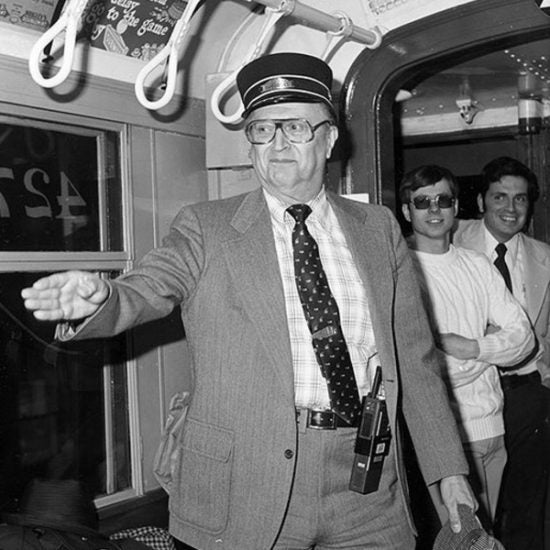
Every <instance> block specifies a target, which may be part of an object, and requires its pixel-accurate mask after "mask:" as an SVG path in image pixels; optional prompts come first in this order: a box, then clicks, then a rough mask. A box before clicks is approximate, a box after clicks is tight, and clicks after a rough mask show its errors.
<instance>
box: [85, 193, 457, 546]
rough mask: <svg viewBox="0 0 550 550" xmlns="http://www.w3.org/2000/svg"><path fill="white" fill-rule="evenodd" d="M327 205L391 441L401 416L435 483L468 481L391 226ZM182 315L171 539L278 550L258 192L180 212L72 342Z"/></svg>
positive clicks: (289, 439)
mask: <svg viewBox="0 0 550 550" xmlns="http://www.w3.org/2000/svg"><path fill="white" fill-rule="evenodd" d="M329 201H330V202H331V204H332V207H333V208H334V211H335V213H336V215H337V217H338V219H339V222H340V224H341V226H342V229H343V231H344V233H345V235H346V238H347V241H348V243H349V245H350V248H351V250H352V254H353V257H354V259H355V262H356V264H357V267H358V270H359V273H360V275H361V277H362V280H363V282H364V284H365V288H366V292H367V296H368V299H369V304H370V310H371V315H372V320H373V325H374V332H375V338H376V344H377V348H378V352H379V354H380V358H381V362H382V366H383V372H384V384H385V390H386V399H387V405H388V410H389V415H390V419H391V425H392V430H393V434H394V441H395V442H396V443H397V440H398V436H397V434H398V428H397V416H398V408H400V409H401V410H402V412H403V414H404V417H405V418H406V420H407V422H408V425H409V429H410V432H411V435H412V438H413V441H414V443H415V446H416V452H417V454H418V457H419V462H420V465H421V468H422V470H423V472H424V476H425V479H426V481H427V482H428V483H433V482H436V481H437V480H439V479H441V478H442V477H445V476H448V475H453V474H465V473H467V465H466V463H465V460H464V457H463V453H462V448H461V445H460V440H459V437H458V433H457V430H456V425H455V421H454V419H453V416H452V413H451V411H450V409H449V405H448V401H447V396H446V390H445V388H444V385H443V382H442V379H441V376H440V365H439V364H438V362H437V357H436V355H435V353H434V348H433V342H432V338H431V335H430V332H429V327H428V323H427V319H426V315H425V312H424V309H423V306H422V302H421V298H420V293H419V289H418V286H417V283H416V280H415V276H414V272H413V267H412V263H411V259H410V257H409V254H408V250H407V246H406V244H405V242H404V240H403V238H402V236H401V233H400V229H399V227H398V225H397V223H396V221H395V219H394V217H393V216H392V215H391V214H390V213H389V211H388V210H387V209H386V208H384V207H380V206H374V205H364V204H360V203H358V202H355V201H350V200H347V199H344V198H342V197H339V196H337V195H334V194H329ZM176 304H181V305H182V316H183V322H184V326H185V331H186V336H187V338H188V341H189V346H190V349H191V354H192V360H193V369H194V370H193V372H194V388H193V393H192V398H191V403H190V406H189V410H188V414H187V419H186V422H185V428H184V435H183V441H182V451H181V455H180V459H179V460H180V464H179V465H178V469H177V471H178V475H179V479H178V480H177V483H176V484H175V485H176V486H177V487H178V489H177V490H175V491H173V492H172V494H171V495H170V530H171V532H172V534H173V535H174V536H175V537H177V538H179V539H181V540H183V541H185V542H186V543H188V544H190V545H192V546H196V547H197V548H201V549H204V550H207V549H214V548H216V549H220V548H226V549H232V550H234V549H236V548H238V549H239V550H247V549H250V550H259V549H267V548H271V546H272V544H273V542H274V540H275V539H276V536H277V533H278V531H279V528H280V526H281V524H282V521H283V519H284V515H285V509H286V506H287V503H288V501H289V498H290V494H291V490H292V479H293V474H294V467H295V463H296V452H297V427H296V414H295V408H294V383H293V366H292V356H291V348H290V340H289V332H288V327H287V319H286V313H285V301H284V293H283V286H282V282H281V277H280V271H279V265H278V259H277V255H276V250H275V242H274V237H273V231H272V227H271V221H270V215H269V210H268V208H267V204H266V202H265V199H264V196H263V193H262V192H261V190H256V191H253V192H251V193H249V194H246V195H242V196H238V197H232V198H230V199H226V200H222V201H211V202H206V203H201V204H197V205H193V206H190V207H185V208H183V209H182V210H181V212H180V213H179V214H178V215H177V217H176V218H175V220H174V222H173V225H172V227H171V231H170V233H169V235H168V236H167V237H166V239H165V240H164V243H163V247H161V248H159V249H157V250H153V251H151V252H150V253H148V254H147V255H146V256H145V257H144V259H143V260H142V261H141V262H140V265H139V266H138V267H137V268H136V269H135V270H133V271H131V272H129V273H127V274H125V275H123V276H121V277H119V278H118V279H117V281H116V282H113V283H112V292H111V295H110V297H109V299H108V301H107V302H106V303H105V304H104V306H103V307H102V309H101V310H100V311H98V312H97V313H96V314H95V315H94V316H93V317H91V318H90V319H88V320H87V321H86V322H85V323H84V324H83V325H81V326H80V327H79V329H78V333H77V335H78V337H97V336H104V335H108V334H112V333H119V332H121V331H124V330H126V329H128V328H130V327H132V326H135V325H136V324H138V323H143V322H146V321H149V320H152V319H155V318H159V317H161V316H165V315H166V314H168V313H169V312H170V311H171V310H172V308H173V307H174V306H175V305H176ZM398 365H399V368H398ZM400 453H401V449H400V446H399V444H395V445H392V450H391V455H390V457H391V458H390V459H392V460H395V461H396V463H397V465H398V469H399V477H400V487H398V488H397V497H396V498H400V499H403V502H404V504H405V507H406V506H407V505H406V501H407V489H406V485H405V475H404V471H403V462H402V457H401V456H400ZM365 498H366V502H367V499H368V496H366V497H365ZM409 521H410V514H409Z"/></svg>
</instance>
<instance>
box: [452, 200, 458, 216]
mask: <svg viewBox="0 0 550 550" xmlns="http://www.w3.org/2000/svg"><path fill="white" fill-rule="evenodd" d="M458 206H459V204H458V198H456V199H455V204H454V206H453V210H454V213H455V218H456V217H457V216H458Z"/></svg>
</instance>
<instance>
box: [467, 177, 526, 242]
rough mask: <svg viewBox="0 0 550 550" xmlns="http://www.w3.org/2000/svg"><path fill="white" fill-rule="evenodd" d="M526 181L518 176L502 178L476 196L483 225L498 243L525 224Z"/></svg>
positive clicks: (517, 231) (509, 237) (506, 239)
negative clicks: (482, 194) (483, 192)
mask: <svg viewBox="0 0 550 550" xmlns="http://www.w3.org/2000/svg"><path fill="white" fill-rule="evenodd" d="M527 187H528V185H527V181H526V180H525V178H522V177H520V176H503V177H502V178H501V179H500V181H496V182H493V183H491V184H490V185H489V189H488V190H487V192H486V193H485V200H483V197H481V195H480V196H478V199H477V201H478V206H479V209H480V210H481V211H482V212H483V219H484V221H485V225H486V226H487V229H488V230H489V231H490V233H491V234H492V235H493V237H495V239H496V240H497V241H498V242H501V243H502V242H506V241H508V240H510V239H511V238H512V237H513V236H514V235H515V234H516V233H519V232H520V231H521V230H522V229H523V227H524V226H525V223H526V222H527V215H528V213H529V197H528V195H527Z"/></svg>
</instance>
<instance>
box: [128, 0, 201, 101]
mask: <svg viewBox="0 0 550 550" xmlns="http://www.w3.org/2000/svg"><path fill="white" fill-rule="evenodd" d="M200 1H201V0H189V2H188V3H187V6H185V10H184V11H183V14H182V16H181V18H180V19H179V20H178V21H177V23H176V24H175V25H174V29H173V30H172V34H171V35H170V39H169V40H168V43H167V44H166V45H165V46H164V48H162V50H160V52H159V53H157V55H155V57H153V58H152V59H151V60H150V61H149V62H148V63H147V64H146V65H145V66H144V67H143V68H142V69H141V70H140V71H139V73H138V75H137V77H136V83H135V85H134V90H135V93H136V97H137V99H138V101H139V102H140V103H141V104H142V105H143V107H145V108H146V109H150V110H153V111H156V110H158V109H161V108H162V107H164V106H165V105H167V104H168V103H169V102H170V100H171V99H172V98H173V97H174V92H175V90H176V78H177V73H178V50H179V48H180V46H181V43H182V42H183V39H184V38H185V36H186V34H187V31H188V30H189V23H190V21H191V18H192V17H193V14H194V12H195V8H196V7H197V4H199V2H200ZM166 58H168V66H167V71H166V88H165V90H164V94H162V96H161V97H160V98H159V99H157V100H156V101H149V100H148V99H147V98H146V97H145V80H146V78H147V77H148V76H149V75H150V74H151V73H152V72H153V71H154V70H155V69H156V68H157V67H159V66H160V65H161V64H162V63H163V62H164V61H165V60H166Z"/></svg>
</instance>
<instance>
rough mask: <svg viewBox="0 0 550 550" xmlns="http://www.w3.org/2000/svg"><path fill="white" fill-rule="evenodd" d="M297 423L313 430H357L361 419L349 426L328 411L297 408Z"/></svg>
mask: <svg viewBox="0 0 550 550" xmlns="http://www.w3.org/2000/svg"><path fill="white" fill-rule="evenodd" d="M296 422H298V424H301V425H304V424H305V427H306V428H312V429H313V430H335V429H336V428H355V427H357V425H358V422H359V417H358V418H357V421H356V422H354V423H353V424H348V423H347V422H346V421H345V420H343V419H342V418H340V417H339V416H338V415H337V414H336V413H333V412H332V411H327V410H316V409H304V408H301V407H296Z"/></svg>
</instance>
